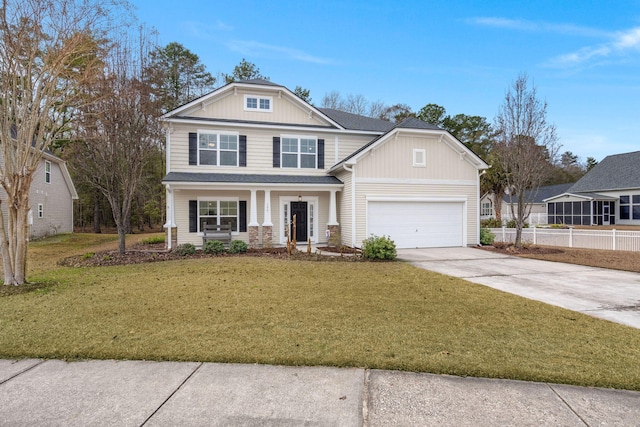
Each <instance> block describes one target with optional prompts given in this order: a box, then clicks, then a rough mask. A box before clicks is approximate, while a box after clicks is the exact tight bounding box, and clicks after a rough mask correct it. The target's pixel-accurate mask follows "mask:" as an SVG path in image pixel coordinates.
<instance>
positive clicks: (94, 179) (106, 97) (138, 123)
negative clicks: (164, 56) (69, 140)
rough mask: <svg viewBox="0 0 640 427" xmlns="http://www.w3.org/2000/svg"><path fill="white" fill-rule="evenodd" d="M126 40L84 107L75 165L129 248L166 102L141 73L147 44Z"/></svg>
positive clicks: (111, 57) (118, 45) (114, 50)
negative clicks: (104, 204)
mask: <svg viewBox="0 0 640 427" xmlns="http://www.w3.org/2000/svg"><path fill="white" fill-rule="evenodd" d="M140 37H141V40H136V41H134V42H131V41H129V40H127V39H125V38H123V39H121V40H119V41H118V42H117V43H116V44H115V45H114V47H113V48H112V51H111V54H110V55H109V57H108V58H107V60H106V61H105V67H104V73H103V75H102V76H101V77H100V79H99V81H98V83H97V84H96V85H95V86H94V88H95V89H94V90H95V92H92V94H91V95H94V94H95V99H96V101H95V102H93V103H91V104H89V105H87V106H86V107H85V108H83V109H82V126H81V127H80V129H79V138H78V140H77V141H76V142H75V144H74V145H75V147H74V149H75V157H76V158H75V162H74V165H75V167H76V168H78V169H79V170H80V171H81V172H82V173H83V175H84V176H86V177H89V180H90V181H89V182H90V185H92V186H93V187H94V188H96V189H97V190H99V191H100V192H101V193H102V194H103V195H104V197H105V198H106V199H107V200H108V201H109V205H110V206H111V210H112V212H113V219H114V222H115V223H116V227H117V229H118V238H119V247H118V248H119V251H120V253H124V252H125V235H126V232H127V230H128V228H129V219H130V217H131V209H132V203H133V201H134V198H135V196H136V192H137V189H138V186H139V184H140V181H141V177H142V173H143V170H144V168H145V166H146V165H147V163H148V162H149V160H150V159H151V157H153V155H154V153H156V151H157V148H158V145H159V144H160V142H159V140H160V138H159V136H160V129H159V125H158V121H157V120H156V118H157V116H158V115H159V113H160V110H161V102H160V101H158V100H157V99H156V98H155V97H154V96H153V94H152V88H151V86H150V85H149V84H148V83H147V82H146V81H145V79H144V78H143V76H142V71H143V70H144V69H145V67H144V65H145V64H144V62H145V60H146V58H148V47H149V46H148V44H147V40H146V39H145V36H144V34H141V35H140Z"/></svg>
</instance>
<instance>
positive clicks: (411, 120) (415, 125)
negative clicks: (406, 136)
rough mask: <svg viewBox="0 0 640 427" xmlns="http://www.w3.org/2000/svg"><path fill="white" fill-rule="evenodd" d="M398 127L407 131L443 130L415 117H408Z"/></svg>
mask: <svg viewBox="0 0 640 427" xmlns="http://www.w3.org/2000/svg"><path fill="white" fill-rule="evenodd" d="M396 127H398V128H405V129H429V130H442V129H440V128H439V127H438V126H435V125H432V124H431V123H427V122H425V121H422V120H420V119H416V118H415V117H407V118H406V119H404V120H403V121H402V122H400V123H399V124H398V125H397V126H396Z"/></svg>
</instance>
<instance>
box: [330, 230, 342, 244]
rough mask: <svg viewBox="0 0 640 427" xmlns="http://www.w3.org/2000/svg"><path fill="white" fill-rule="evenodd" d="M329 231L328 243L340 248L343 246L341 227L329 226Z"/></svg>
mask: <svg viewBox="0 0 640 427" xmlns="http://www.w3.org/2000/svg"><path fill="white" fill-rule="evenodd" d="M327 230H329V241H328V242H327V243H328V244H329V246H340V245H341V244H342V237H341V236H340V226H339V225H327Z"/></svg>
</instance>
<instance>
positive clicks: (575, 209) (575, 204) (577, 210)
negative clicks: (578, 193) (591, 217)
mask: <svg viewBox="0 0 640 427" xmlns="http://www.w3.org/2000/svg"><path fill="white" fill-rule="evenodd" d="M581 206H582V203H580V202H573V214H574V215H580V214H581V213H582V212H580V209H581Z"/></svg>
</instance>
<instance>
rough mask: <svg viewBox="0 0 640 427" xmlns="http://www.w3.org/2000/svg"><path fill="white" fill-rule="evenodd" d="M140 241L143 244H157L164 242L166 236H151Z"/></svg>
mask: <svg viewBox="0 0 640 427" xmlns="http://www.w3.org/2000/svg"><path fill="white" fill-rule="evenodd" d="M140 243H141V244H143V245H156V244H158V243H164V236H151V237H147V238H146V239H141V240H140Z"/></svg>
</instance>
